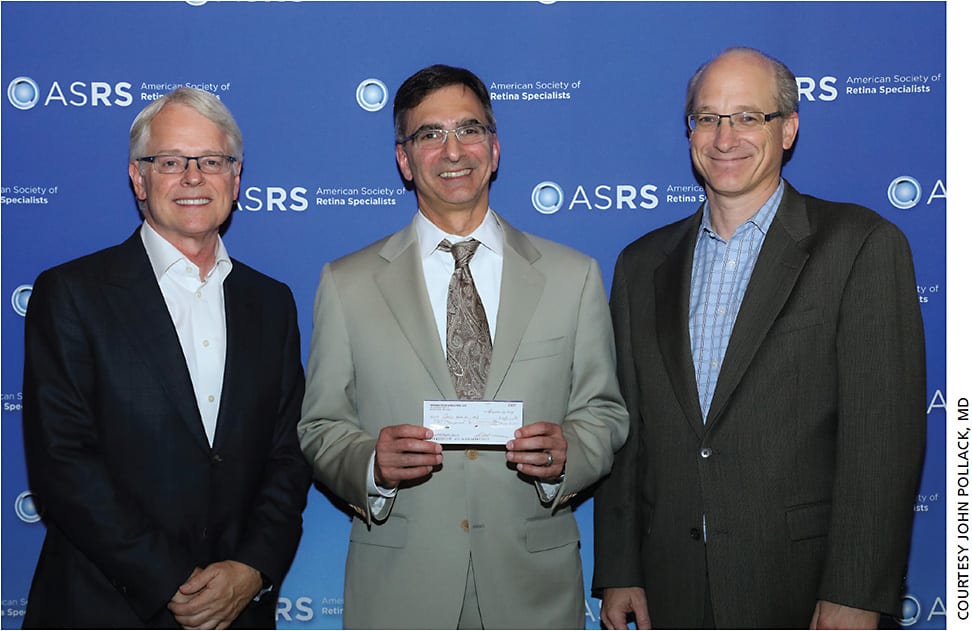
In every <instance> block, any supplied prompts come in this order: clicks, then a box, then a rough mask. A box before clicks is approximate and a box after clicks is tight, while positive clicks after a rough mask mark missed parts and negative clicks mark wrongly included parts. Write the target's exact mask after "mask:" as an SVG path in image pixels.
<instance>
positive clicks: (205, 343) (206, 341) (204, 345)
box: [203, 340, 209, 348]
mask: <svg viewBox="0 0 972 631" xmlns="http://www.w3.org/2000/svg"><path fill="white" fill-rule="evenodd" d="M203 348H209V340H203Z"/></svg>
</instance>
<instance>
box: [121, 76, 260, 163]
mask: <svg viewBox="0 0 972 631" xmlns="http://www.w3.org/2000/svg"><path fill="white" fill-rule="evenodd" d="M169 103H179V104H180V105H185V106H187V107H190V108H192V109H193V110H195V111H196V112H198V113H199V114H201V115H202V116H205V117H206V118H208V119H209V120H211V121H212V122H213V123H215V124H216V126H217V127H219V128H220V129H221V130H222V131H223V133H224V134H225V135H226V139H227V140H228V141H229V145H230V152H231V153H232V155H233V156H234V157H235V158H237V159H242V158H243V133H242V132H241V131H240V128H239V125H237V124H236V120H234V119H233V115H232V114H231V113H230V111H229V109H227V107H226V106H225V105H223V102H222V101H220V100H219V98H218V97H217V96H216V95H214V94H212V93H210V92H207V91H205V90H198V89H196V88H187V87H180V88H176V89H175V90H173V91H172V92H169V93H168V94H165V95H163V96H161V97H159V98H157V99H156V100H154V101H152V102H151V103H150V104H148V105H147V106H145V108H144V109H143V110H142V111H141V112H139V113H138V116H136V117H135V120H134V121H133V122H132V129H131V131H130V132H129V135H128V159H129V160H130V161H134V160H136V159H138V158H142V157H144V152H145V148H146V147H147V146H148V143H149V134H150V132H151V125H152V121H153V120H154V119H155V117H156V116H158V114H159V112H161V111H162V108H163V107H165V106H166V105H168V104H169Z"/></svg>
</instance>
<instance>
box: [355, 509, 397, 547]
mask: <svg viewBox="0 0 972 631" xmlns="http://www.w3.org/2000/svg"><path fill="white" fill-rule="evenodd" d="M407 540H408V518H406V517H402V516H401V515H389V516H388V519H387V520H386V521H385V522H384V523H381V524H378V523H373V524H372V525H371V529H370V530H369V529H368V526H367V525H365V523H364V522H362V521H359V520H357V519H356V520H354V525H353V526H351V541H353V542H355V543H364V544H367V545H372V546H383V547H385V548H404V547H405V542H406V541H407Z"/></svg>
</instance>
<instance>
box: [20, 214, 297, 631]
mask: <svg viewBox="0 0 972 631" xmlns="http://www.w3.org/2000/svg"><path fill="white" fill-rule="evenodd" d="M224 296H225V313H226V333H227V349H226V370H225V375H224V381H223V390H222V398H221V403H220V410H219V416H218V421H217V428H216V435H215V437H214V443H213V445H212V447H210V445H209V443H208V441H207V439H206V436H205V432H204V430H203V426H202V421H201V418H200V415H199V411H198V408H197V407H196V404H195V396H194V394H193V389H192V383H191V380H190V377H189V372H188V369H187V367H186V362H185V358H184V356H183V353H182V349H181V347H180V345H179V340H178V336H177V334H176V330H175V327H174V325H173V323H172V320H171V317H170V316H169V312H168V309H167V308H166V305H165V302H164V299H163V297H162V293H161V291H160V289H159V285H158V282H157V281H156V278H155V275H154V273H153V271H152V267H151V264H150V262H149V259H148V255H147V254H146V252H145V249H144V247H143V245H142V242H141V238H140V236H139V232H138V230H136V231H135V234H133V235H132V236H131V237H130V238H129V239H127V240H126V241H125V242H124V243H122V244H120V245H118V246H115V247H111V248H108V249H105V250H102V251H100V252H97V253H94V254H91V255H88V256H85V257H82V258H80V259H77V260H74V261H71V262H68V263H65V264H63V265H60V266H58V267H55V268H53V269H50V270H47V271H45V272H43V273H42V274H41V275H40V276H39V277H38V279H37V281H36V283H35V284H34V288H33V293H32V295H31V300H30V305H29V308H28V310H27V316H26V333H25V335H26V342H25V348H26V353H25V365H24V408H23V422H24V440H25V447H26V454H27V468H28V474H29V480H30V485H31V489H32V491H33V493H34V499H35V501H36V502H37V503H38V506H39V507H40V510H41V514H42V516H43V518H44V521H45V523H46V525H47V535H46V538H45V540H44V546H43V549H42V551H41V554H40V559H39V561H38V564H37V569H36V572H35V575H34V580H33V584H32V586H31V591H30V596H29V599H28V605H27V613H26V616H25V618H24V627H25V628H28V627H41V628H65V627H73V628H90V627H98V628H142V627H156V628H158V627H178V625H177V624H176V622H175V619H174V618H173V616H172V614H171V613H170V612H169V611H168V609H167V608H166V604H167V602H168V601H169V599H170V598H171V597H172V596H173V594H175V592H176V590H177V589H178V587H179V585H180V584H182V583H183V582H184V581H185V580H186V579H187V578H188V577H189V575H190V573H191V572H192V570H193V568H195V567H205V566H206V565H208V564H210V563H213V562H216V561H222V560H235V561H240V562H242V563H246V564H247V565H250V566H252V567H254V568H256V569H258V570H259V571H260V572H261V573H263V575H264V577H265V579H266V580H268V581H269V582H270V583H272V584H273V585H274V586H276V587H279V585H280V583H281V581H282V580H283V577H284V574H285V573H286V570H287V568H288V566H289V564H290V562H291V560H292V558H293V554H294V552H295V550H296V547H297V543H298V540H299V538H300V534H301V513H302V511H303V509H304V505H305V503H306V498H307V490H308V487H309V484H310V470H309V467H308V465H307V464H306V462H305V460H304V457H303V455H302V454H301V451H300V448H299V446H298V444H297V434H296V424H297V421H298V419H299V415H300V403H301V398H302V396H303V391H304V379H303V369H302V367H301V363H300V343H299V334H298V330H297V318H296V308H295V305H294V300H293V296H292V295H291V292H290V290H289V289H288V288H287V287H286V286H285V285H283V284H282V283H279V282H277V281H275V280H273V279H271V278H269V277H267V276H264V275H263V274H260V273H259V272H256V271H255V270H253V269H252V268H250V267H247V266H246V265H244V264H243V263H240V262H239V261H236V260H234V261H233V269H232V272H231V273H230V274H229V276H228V277H227V278H226V280H225V283H224ZM275 602H276V592H272V593H270V594H268V595H266V596H264V597H263V598H262V599H261V600H260V601H259V602H258V603H253V604H251V605H249V606H248V607H247V608H245V609H244V610H243V612H242V613H241V614H240V616H239V618H237V620H236V623H235V624H234V627H239V628H243V627H261V628H270V627H273V626H274V617H275V609H276V607H275Z"/></svg>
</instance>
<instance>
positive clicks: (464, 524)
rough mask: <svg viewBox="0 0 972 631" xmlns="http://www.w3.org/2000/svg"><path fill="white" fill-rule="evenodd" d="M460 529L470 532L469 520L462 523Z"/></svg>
mask: <svg viewBox="0 0 972 631" xmlns="http://www.w3.org/2000/svg"><path fill="white" fill-rule="evenodd" d="M459 527H460V528H462V531H463V532H469V520H468V519H463V520H462V523H460V524H459Z"/></svg>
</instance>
